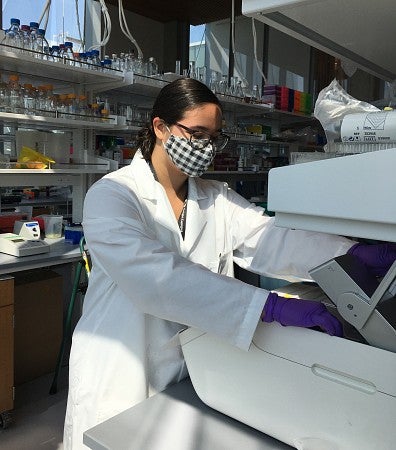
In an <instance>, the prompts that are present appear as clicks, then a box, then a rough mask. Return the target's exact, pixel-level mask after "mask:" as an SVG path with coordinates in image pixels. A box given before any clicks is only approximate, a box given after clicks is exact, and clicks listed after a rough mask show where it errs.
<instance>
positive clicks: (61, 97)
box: [57, 94, 67, 118]
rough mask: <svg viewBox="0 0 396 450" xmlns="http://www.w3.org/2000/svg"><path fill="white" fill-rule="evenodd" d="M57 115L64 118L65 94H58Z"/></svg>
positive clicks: (65, 108) (65, 111)
mask: <svg viewBox="0 0 396 450" xmlns="http://www.w3.org/2000/svg"><path fill="white" fill-rule="evenodd" d="M57 114H58V117H61V118H65V117H66V114H67V94H60V95H59V97H58V103H57Z"/></svg>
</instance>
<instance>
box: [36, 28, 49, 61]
mask: <svg viewBox="0 0 396 450" xmlns="http://www.w3.org/2000/svg"><path fill="white" fill-rule="evenodd" d="M44 33H45V31H44V30H43V29H42V28H39V29H38V30H37V32H36V40H35V47H34V51H35V52H36V53H35V54H34V56H35V57H36V58H40V59H42V58H43V56H44V47H46V46H47V45H46V41H47V40H46V39H45V37H44ZM47 44H48V42H47Z"/></svg>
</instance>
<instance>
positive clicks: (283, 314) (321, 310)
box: [262, 292, 343, 337]
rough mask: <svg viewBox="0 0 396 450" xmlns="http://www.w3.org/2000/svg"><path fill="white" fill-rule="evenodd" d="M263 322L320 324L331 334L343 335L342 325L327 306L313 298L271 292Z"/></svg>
mask: <svg viewBox="0 0 396 450" xmlns="http://www.w3.org/2000/svg"><path fill="white" fill-rule="evenodd" d="M263 313H264V315H263V318H262V321H263V322H273V321H274V320H275V321H276V322H279V323H280V324H281V325H284V326H294V327H304V328H311V327H315V326H319V327H320V328H322V330H324V331H326V333H328V334H330V335H331V336H340V337H341V336H342V335H343V333H342V325H341V323H340V322H339V320H338V319H336V318H335V317H334V316H332V315H331V314H330V313H329V312H328V311H327V309H326V307H325V306H324V305H323V304H322V303H320V302H315V301H312V300H301V299H297V298H284V297H281V296H279V295H278V294H275V292H271V293H270V294H269V296H268V298H267V301H266V303H265V305H264V310H263Z"/></svg>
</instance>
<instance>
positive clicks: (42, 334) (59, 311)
mask: <svg viewBox="0 0 396 450" xmlns="http://www.w3.org/2000/svg"><path fill="white" fill-rule="evenodd" d="M14 310H15V330H14V342H15V346H14V368H15V385H16V386H18V385H20V384H22V383H26V382H27V381H30V380H33V379H35V378H37V377H39V376H42V375H44V374H47V373H50V372H53V371H54V370H55V366H56V360H57V356H58V352H59V348H60V343H61V340H62V329H63V280H62V277H61V275H59V274H57V273H56V272H54V271H51V270H46V269H37V270H30V271H25V272H20V273H16V274H15V295H14Z"/></svg>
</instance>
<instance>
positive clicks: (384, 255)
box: [347, 243, 396, 277]
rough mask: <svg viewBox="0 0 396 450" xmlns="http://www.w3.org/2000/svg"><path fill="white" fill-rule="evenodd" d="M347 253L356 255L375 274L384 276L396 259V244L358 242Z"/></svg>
mask: <svg viewBox="0 0 396 450" xmlns="http://www.w3.org/2000/svg"><path fill="white" fill-rule="evenodd" d="M347 253H349V254H350V255H354V256H356V257H357V258H358V259H359V260H360V261H361V262H362V263H363V264H365V265H366V266H367V268H368V269H369V270H370V272H372V273H373V274H374V275H376V276H377V277H383V276H384V275H385V274H386V272H387V271H388V270H389V268H390V266H391V265H392V264H393V262H394V261H395V260H396V244H390V243H381V244H363V243H358V244H355V245H354V246H352V247H351V248H350V249H349V250H348V252H347Z"/></svg>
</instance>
